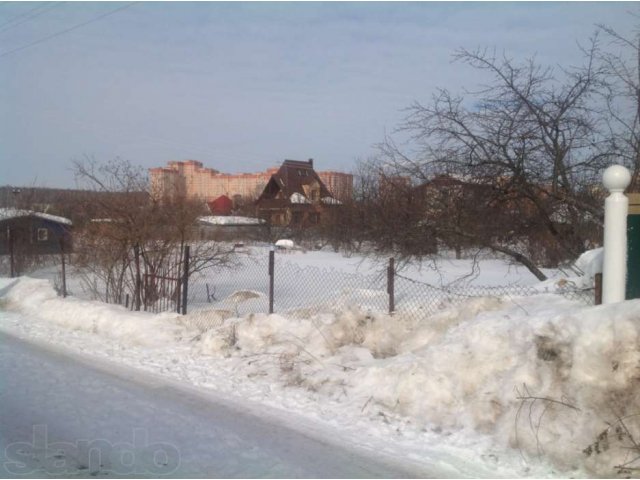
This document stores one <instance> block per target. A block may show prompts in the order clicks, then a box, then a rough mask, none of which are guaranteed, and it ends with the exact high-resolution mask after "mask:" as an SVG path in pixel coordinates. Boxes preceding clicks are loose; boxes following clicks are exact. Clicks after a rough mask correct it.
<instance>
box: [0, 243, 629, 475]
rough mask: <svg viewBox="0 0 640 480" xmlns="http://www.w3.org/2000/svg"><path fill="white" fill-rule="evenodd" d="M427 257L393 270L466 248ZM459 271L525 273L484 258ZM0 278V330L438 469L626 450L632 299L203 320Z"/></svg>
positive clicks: (361, 265) (530, 467)
mask: <svg viewBox="0 0 640 480" xmlns="http://www.w3.org/2000/svg"><path fill="white" fill-rule="evenodd" d="M289 255H292V254H289ZM295 255H296V256H297V257H298V258H297V259H296V261H298V262H300V261H302V262H304V261H307V262H308V263H309V266H315V267H322V268H323V269H325V270H326V269H331V270H332V271H335V270H339V269H341V268H342V269H347V270H346V271H345V273H347V274H350V273H353V272H354V271H355V270H357V271H358V272H363V274H365V275H366V274H369V273H375V272H374V270H375V269H376V265H373V264H368V262H366V261H361V260H358V259H344V258H342V260H341V261H340V262H338V260H337V256H335V257H332V256H331V255H328V254H327V253H326V252H324V253H322V255H320V256H316V257H314V255H313V254H312V253H307V254H303V253H300V252H298V253H296V254H295ZM331 258H335V259H336V263H335V264H331ZM318 261H322V263H321V264H320V265H318V264H317V263H316V262H318ZM349 262H353V263H352V264H349ZM464 262H466V264H465V263H464ZM443 264H444V265H445V266H444V268H440V269H439V271H436V270H431V269H428V268H426V267H423V268H421V269H417V268H416V269H414V271H413V272H408V273H407V275H415V276H416V277H412V278H417V279H420V280H422V281H424V280H426V281H429V282H438V281H439V282H441V284H442V283H448V282H451V281H453V280H455V277H456V275H459V274H460V271H462V270H465V272H464V273H469V265H470V263H469V261H453V260H452V261H446V262H443ZM361 269H364V271H363V270H361ZM367 269H368V270H367ZM554 275H556V277H559V276H560V272H555V273H554ZM467 282H468V283H471V284H473V283H474V282H477V284H478V285H487V284H491V282H495V283H494V284H500V285H505V284H521V285H533V284H534V283H535V279H534V278H533V276H532V275H530V274H528V272H526V271H524V270H523V269H516V268H514V267H508V266H506V265H505V264H504V263H502V262H500V261H498V260H486V261H483V262H481V264H480V270H479V273H478V274H477V275H476V276H475V277H469V278H468V279H467ZM328 288H329V286H328ZM0 289H1V290H0V302H1V304H0V306H1V307H2V309H3V310H4V312H2V313H0V328H1V329H5V330H6V331H8V332H11V333H13V334H16V335H18V336H21V337H23V338H27V339H36V340H40V341H46V342H49V343H54V344H57V345H61V346H64V347H65V348H68V349H72V350H74V351H76V352H83V353H85V354H87V355H92V356H98V357H102V358H108V359H110V360H112V361H116V362H119V363H122V364H126V365H130V366H132V367H135V368H140V369H144V370H149V371H153V372H156V373H159V374H162V375H166V376H168V377H171V378H173V379H177V380H179V381H182V382H185V383H188V384H191V385H195V386H197V387H199V388H203V389H214V390H216V391H217V392H220V393H223V394H227V395H229V396H232V397H234V398H235V399H236V400H237V401H238V402H243V401H249V402H259V403H262V404H266V405H269V406H270V407H274V408H279V409H282V410H283V411H288V412H295V413H297V414H300V415H305V416H307V417H309V418H311V419H313V420H315V421H317V422H319V423H321V424H323V425H326V426H327V427H335V428H336V429H338V430H339V432H340V436H341V437H342V438H343V439H344V440H345V441H348V442H351V443H353V444H357V445H361V446H365V447H369V448H374V449H379V450H381V451H384V452H385V453H388V454H390V455H394V456H397V457H399V458H403V459H404V460H405V461H406V462H408V463H413V464H416V465H423V466H427V465H428V466H430V467H431V468H432V469H433V470H432V471H434V472H436V474H437V475H439V476H482V477H488V476H491V477H493V476H496V477H499V476H508V477H514V476H517V477H520V476H535V477H541V476H542V477H547V476H585V475H587V476H593V475H598V476H613V475H615V474H616V473H617V471H618V469H617V468H616V466H619V465H624V464H625V463H626V462H628V461H630V460H633V459H634V458H635V457H636V456H638V455H640V452H637V451H636V452H634V451H633V450H632V449H630V448H629V446H630V445H631V444H632V438H631V437H632V436H633V438H636V439H637V438H640V431H639V428H638V427H639V426H640V422H638V421H637V420H638V418H639V417H637V416H636V417H633V415H637V414H638V413H640V388H638V386H639V380H640V337H639V334H640V301H629V302H624V303H621V304H618V305H610V306H599V307H588V306H584V305H583V304H580V303H577V302H572V301H569V300H567V299H565V298H563V297H561V296H558V295H550V294H549V295H539V296H533V297H521V298H511V299H509V300H506V299H502V300H501V299H497V298H472V299H469V300H467V301H465V302H462V303H459V304H457V305H452V306H450V307H449V308H444V309H442V310H440V311H439V312H438V313H436V314H434V315H430V316H426V317H422V318H419V319H416V318H415V317H402V316H397V317H389V316H388V315H385V314H383V313H380V312H377V311H371V310H368V309H362V308H358V307H356V306H349V305H348V304H346V303H345V304H344V305H341V308H340V309H332V310H327V311H326V312H321V313H312V312H307V314H305V313H304V312H302V311H297V312H296V314H295V315H285V314H274V315H266V314H264V313H249V314H242V312H240V313H241V315H239V316H236V315H235V314H234V315H230V316H227V315H221V316H220V317H219V318H218V321H217V322H216V323H215V325H216V327H215V328H208V329H207V328H205V327H204V326H203V324H202V323H201V322H199V321H198V319H199V316H200V317H201V316H202V315H203V312H202V311H197V310H196V311H195V312H194V313H192V314H189V315H187V316H184V317H180V316H177V315H176V314H169V313H165V314H159V315H153V314H148V313H133V312H129V311H127V310H126V309H124V308H122V307H118V306H113V305H104V304H101V303H98V302H91V301H87V300H82V299H79V298H74V297H70V298H67V299H61V298H59V297H57V296H56V294H55V291H54V290H53V289H52V287H51V286H50V284H49V283H48V282H46V281H43V280H35V279H29V278H22V279H20V280H17V281H16V280H13V281H11V280H9V279H2V280H1V281H0ZM12 312H18V313H20V316H19V317H18V316H16V315H13V314H12ZM211 314H212V313H211V312H207V315H208V316H209V318H210V316H211ZM206 325H209V326H210V325H211V324H210V323H208V324H206ZM620 419H622V422H620V421H619V420H620ZM625 429H628V430H625ZM630 466H632V467H633V466H636V467H637V466H638V465H637V464H633V465H630Z"/></svg>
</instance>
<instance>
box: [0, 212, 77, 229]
mask: <svg viewBox="0 0 640 480" xmlns="http://www.w3.org/2000/svg"><path fill="white" fill-rule="evenodd" d="M21 217H37V218H41V219H43V220H49V221H50V222H55V223H61V224H63V225H73V223H72V222H71V220H69V219H68V218H65V217H59V216H57V215H51V214H49V213H42V212H34V211H33V210H21V209H17V208H0V221H2V220H10V219H12V218H21Z"/></svg>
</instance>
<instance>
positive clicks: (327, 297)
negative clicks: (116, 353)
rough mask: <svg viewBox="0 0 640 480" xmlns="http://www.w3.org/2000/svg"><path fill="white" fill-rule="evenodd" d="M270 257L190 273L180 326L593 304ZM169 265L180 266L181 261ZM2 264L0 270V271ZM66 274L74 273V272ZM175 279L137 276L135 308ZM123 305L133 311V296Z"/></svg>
mask: <svg viewBox="0 0 640 480" xmlns="http://www.w3.org/2000/svg"><path fill="white" fill-rule="evenodd" d="M271 254H272V255H273V257H274V266H273V270H272V271H273V275H270V271H271V270H270V268H269V252H268V251H267V250H266V249H264V248H255V249H247V250H246V251H244V252H238V253H237V255H236V256H235V261H234V262H233V263H232V264H231V265H230V266H227V267H225V268H215V269H206V270H204V271H202V272H198V273H195V274H192V275H191V276H190V278H189V281H188V295H187V299H186V307H187V311H188V313H189V316H188V317H185V318H184V319H183V320H184V321H188V322H190V323H192V324H194V326H197V327H198V328H200V329H201V330H207V329H209V328H212V327H216V326H218V325H220V324H221V323H222V321H223V320H224V319H226V318H229V317H240V316H244V315H247V314H250V313H266V312H269V311H273V312H276V313H281V314H286V315H290V316H292V317H296V316H298V317H306V316H309V315H313V314H316V313H320V312H337V311H341V310H345V309H348V308H351V307H358V308H361V309H364V310H367V311H370V312H381V313H388V312H393V315H395V316H402V317H403V318H406V319H408V320H419V319H422V318H426V317H428V316H430V315H433V314H434V313H436V312H438V311H440V310H442V309H443V308H446V307H448V306H453V305H456V304H459V303H461V302H464V301H466V300H468V299H470V298H479V297H496V298H506V299H510V300H515V299H517V298H519V297H530V296H533V295H540V294H545V293H547V294H555V295H561V296H563V297H565V298H567V299H569V300H574V301H578V302H580V303H582V304H586V305H590V304H593V303H594V299H595V291H594V288H586V289H583V288H578V287H576V286H575V285H573V284H572V283H571V282H562V281H561V282H556V283H555V284H553V285H551V286H546V287H540V286H522V285H508V286H468V285H465V286H437V285H433V284H429V283H426V282H423V281H420V280H418V279H415V278H410V277H409V276H408V275H404V274H402V273H399V272H397V271H395V269H394V267H393V265H390V268H391V272H393V274H389V273H390V270H389V268H388V269H387V272H380V273H378V274H362V273H348V272H343V271H339V270H336V269H332V268H322V267H318V266H308V265H306V266H301V265H300V264H297V263H296V261H295V259H296V257H297V255H296V254H295V253H293V254H292V253H290V252H287V251H278V252H276V253H275V254H274V253H273V252H271ZM5 263H6V262H5ZM175 264H176V265H178V266H179V264H180V262H177V261H176V262H175ZM4 266H6V265H0V268H1V267H4ZM38 267H39V268H37V269H33V270H31V271H30V272H29V273H28V274H29V275H30V276H33V277H36V278H45V279H47V280H49V281H50V282H51V283H52V284H53V285H54V287H56V289H57V290H59V291H60V293H62V292H61V290H62V287H63V284H64V282H63V277H62V268H61V263H60V260H59V258H57V257H50V258H48V259H47V262H45V263H41V262H39V264H38ZM71 270H72V272H73V270H74V269H73V267H71ZM145 273H148V272H146V271H145ZM174 273H175V272H174ZM76 277H78V278H76ZM178 278H180V275H179V272H178V273H176V274H175V275H174V274H171V275H170V274H169V273H167V272H161V273H158V272H155V276H149V275H142V276H141V287H142V288H141V290H142V292H147V293H148V291H151V290H153V292H154V294H155V295H156V297H157V298H156V297H152V296H150V295H146V294H145V295H144V296H143V297H144V298H145V299H146V298H147V297H149V299H151V300H153V301H151V300H149V301H146V300H145V301H143V302H142V306H141V309H144V310H148V311H155V312H159V311H170V310H173V311H175V310H176V305H179V304H180V302H181V300H182V299H181V298H180V297H181V296H182V293H183V292H182V291H181V289H180V287H179V282H178V281H177V279H178ZM80 280H81V278H80V277H79V276H78V274H73V273H72V279H71V293H72V294H74V295H78V294H80V295H81V293H82V292H81V290H82V288H83V287H81V286H82V282H81V281H80ZM85 280H86V279H85ZM85 283H86V282H85ZM165 283H166V285H165ZM545 285H546V284H545ZM151 287H154V288H153V289H152V288H151ZM165 287H166V288H165ZM96 288H97V287H96ZM150 289H151V290H150ZM76 290H78V291H77V292H76ZM165 290H166V292H165ZM126 297H129V295H127V296H126ZM123 298H125V296H123ZM165 299H169V300H167V301H164V300H165ZM122 303H123V304H125V305H126V306H128V307H129V308H131V309H133V308H134V301H133V296H131V298H127V300H126V301H125V300H123V301H122ZM165 307H166V308H165Z"/></svg>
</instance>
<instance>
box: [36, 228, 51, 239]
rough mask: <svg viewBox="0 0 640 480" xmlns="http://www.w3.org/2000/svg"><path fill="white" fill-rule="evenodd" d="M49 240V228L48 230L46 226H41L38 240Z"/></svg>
mask: <svg viewBox="0 0 640 480" xmlns="http://www.w3.org/2000/svg"><path fill="white" fill-rule="evenodd" d="M47 240H49V230H47V229H46V228H39V229H38V241H39V242H46V241H47Z"/></svg>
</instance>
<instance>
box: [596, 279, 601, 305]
mask: <svg viewBox="0 0 640 480" xmlns="http://www.w3.org/2000/svg"><path fill="white" fill-rule="evenodd" d="M594 280H595V289H594V290H595V299H594V303H595V304H596V305H602V274H601V273H596V275H595V277H594Z"/></svg>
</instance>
